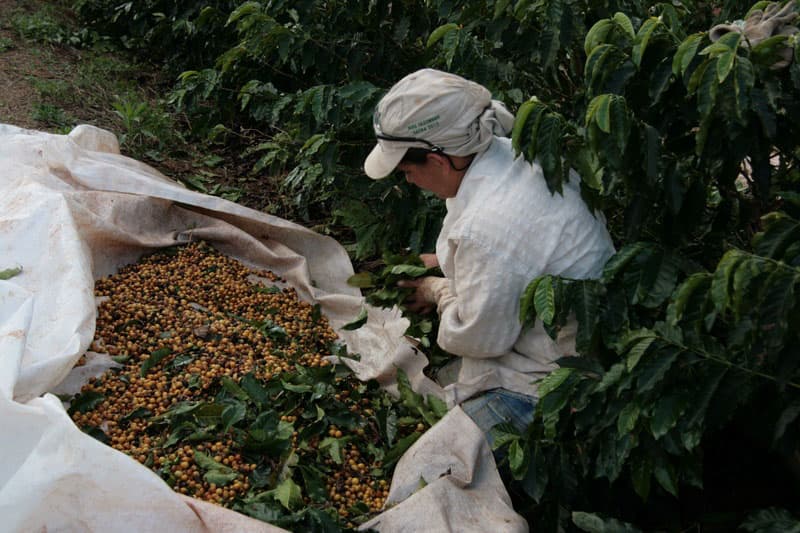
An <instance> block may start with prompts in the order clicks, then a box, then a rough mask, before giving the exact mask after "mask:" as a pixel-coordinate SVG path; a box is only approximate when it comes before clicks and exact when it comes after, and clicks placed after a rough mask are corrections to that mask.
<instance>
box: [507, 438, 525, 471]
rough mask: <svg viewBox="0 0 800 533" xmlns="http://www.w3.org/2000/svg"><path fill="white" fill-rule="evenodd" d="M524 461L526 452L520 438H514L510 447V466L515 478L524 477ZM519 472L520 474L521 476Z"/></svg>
mask: <svg viewBox="0 0 800 533" xmlns="http://www.w3.org/2000/svg"><path fill="white" fill-rule="evenodd" d="M524 463H525V452H524V450H523V448H522V446H521V445H520V443H519V439H514V440H512V441H511V445H510V446H509V447H508V466H509V467H510V468H511V472H512V473H513V474H514V477H515V478H517V479H518V478H520V477H522V475H521V474H522V471H521V470H522V467H523V465H524ZM517 474H519V476H518V475H517Z"/></svg>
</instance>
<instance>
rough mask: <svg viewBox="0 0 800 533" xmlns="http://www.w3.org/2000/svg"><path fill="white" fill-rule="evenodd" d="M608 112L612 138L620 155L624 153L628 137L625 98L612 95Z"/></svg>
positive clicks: (628, 129) (628, 128) (628, 125)
mask: <svg viewBox="0 0 800 533" xmlns="http://www.w3.org/2000/svg"><path fill="white" fill-rule="evenodd" d="M609 111H610V114H611V117H612V118H611V121H612V124H613V129H614V131H613V136H614V140H615V141H616V143H617V150H618V151H619V153H620V154H622V153H624V152H625V146H626V145H627V144H628V135H629V133H630V123H629V119H628V106H627V104H626V103H625V98H623V97H622V96H618V95H614V96H613V97H612V98H611V105H610V109H609Z"/></svg>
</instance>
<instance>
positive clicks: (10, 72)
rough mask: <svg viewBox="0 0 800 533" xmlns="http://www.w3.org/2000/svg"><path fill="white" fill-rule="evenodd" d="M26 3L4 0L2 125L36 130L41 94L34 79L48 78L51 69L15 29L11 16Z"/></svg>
mask: <svg viewBox="0 0 800 533" xmlns="http://www.w3.org/2000/svg"><path fill="white" fill-rule="evenodd" d="M22 4H23V2H19V1H16V0H0V122H5V123H9V124H14V125H15V126H22V127H25V128H34V127H36V126H37V123H36V121H34V120H33V118H32V112H33V108H34V105H33V104H34V102H36V101H37V100H38V97H39V94H38V91H36V89H35V88H34V87H33V84H32V83H31V81H30V78H31V77H40V76H47V75H49V72H50V68H49V65H48V64H47V62H46V61H45V60H43V58H42V57H41V54H34V53H32V50H31V49H30V48H29V47H27V46H25V45H24V43H23V41H22V39H21V38H20V37H19V35H18V34H17V33H16V32H15V31H14V30H13V29H12V27H11V14H12V13H14V12H17V11H22V10H24V7H23V5H22Z"/></svg>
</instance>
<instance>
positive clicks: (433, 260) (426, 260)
mask: <svg viewBox="0 0 800 533" xmlns="http://www.w3.org/2000/svg"><path fill="white" fill-rule="evenodd" d="M419 258H420V259H422V263H423V264H424V265H425V268H433V267H438V266H439V259H438V258H437V257H436V254H420V255H419Z"/></svg>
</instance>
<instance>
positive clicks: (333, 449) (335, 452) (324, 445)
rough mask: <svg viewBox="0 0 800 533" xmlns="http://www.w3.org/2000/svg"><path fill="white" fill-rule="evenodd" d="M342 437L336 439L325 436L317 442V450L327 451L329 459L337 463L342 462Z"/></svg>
mask: <svg viewBox="0 0 800 533" xmlns="http://www.w3.org/2000/svg"><path fill="white" fill-rule="evenodd" d="M343 442H344V439H337V438H334V437H325V438H324V439H322V441H321V442H320V443H319V450H320V451H323V452H325V451H326V452H328V455H329V456H330V458H331V459H333V461H334V462H335V463H336V464H337V465H340V464H342V444H343Z"/></svg>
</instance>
